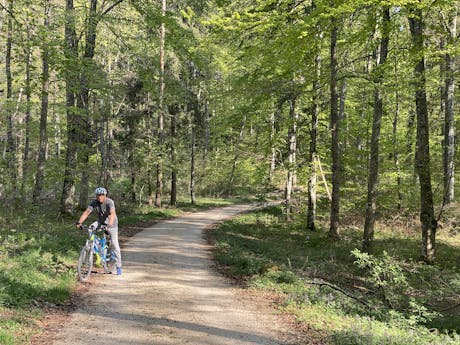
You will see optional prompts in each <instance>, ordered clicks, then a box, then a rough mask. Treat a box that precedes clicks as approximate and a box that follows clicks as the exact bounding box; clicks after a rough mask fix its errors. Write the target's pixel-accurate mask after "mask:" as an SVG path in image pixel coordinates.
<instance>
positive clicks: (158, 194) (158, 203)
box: [155, 0, 166, 207]
mask: <svg viewBox="0 0 460 345" xmlns="http://www.w3.org/2000/svg"><path fill="white" fill-rule="evenodd" d="M165 15H166V0H162V1H161V16H162V17H164V16H165ZM165 34H166V28H165V23H164V22H162V23H161V26H160V92H159V100H158V147H159V150H160V153H159V155H158V162H157V189H156V194H155V206H156V207H161V198H162V194H163V141H164V91H165Z"/></svg>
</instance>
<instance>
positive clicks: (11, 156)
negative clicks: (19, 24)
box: [5, 0, 17, 195]
mask: <svg viewBox="0 0 460 345" xmlns="http://www.w3.org/2000/svg"><path fill="white" fill-rule="evenodd" d="M13 16H14V1H13V0H9V1H8V19H7V33H6V54H5V74H6V101H7V105H8V108H7V113H8V115H7V130H6V141H7V152H8V155H7V160H8V169H9V174H10V178H11V181H10V182H11V186H12V192H13V195H15V194H16V192H17V184H16V180H17V170H16V144H15V139H14V133H13V128H14V125H13V121H14V119H13V104H12V101H13V100H12V98H13V76H12V74H11V61H12V56H11V52H12V47H13Z"/></svg>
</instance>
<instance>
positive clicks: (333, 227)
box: [328, 18, 341, 239]
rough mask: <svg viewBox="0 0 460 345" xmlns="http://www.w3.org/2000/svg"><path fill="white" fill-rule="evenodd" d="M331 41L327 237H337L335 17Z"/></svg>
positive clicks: (338, 162)
mask: <svg viewBox="0 0 460 345" xmlns="http://www.w3.org/2000/svg"><path fill="white" fill-rule="evenodd" d="M331 24H332V27H331V42H330V60H331V66H330V85H329V87H330V102H331V105H330V128H329V129H330V131H331V152H332V201H331V213H330V215H331V217H330V218H331V219H330V227H329V235H328V236H329V237H330V238H335V239H337V238H339V237H340V232H339V211H340V179H341V171H340V170H341V162H340V137H339V128H340V127H339V122H340V119H339V109H338V101H339V97H338V93H337V31H338V30H337V25H338V24H337V19H335V18H332V19H331Z"/></svg>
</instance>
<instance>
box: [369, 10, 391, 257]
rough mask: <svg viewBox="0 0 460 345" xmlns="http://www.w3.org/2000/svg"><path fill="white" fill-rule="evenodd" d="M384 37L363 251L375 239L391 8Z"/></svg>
mask: <svg viewBox="0 0 460 345" xmlns="http://www.w3.org/2000/svg"><path fill="white" fill-rule="evenodd" d="M382 18H383V20H382V39H381V41H380V53H379V56H378V57H377V59H378V62H377V68H376V71H375V72H374V73H375V74H376V76H375V79H374V111H373V119H372V137H371V155H370V161H369V175H368V179H367V207H366V217H365V221H364V236H363V251H366V252H369V251H370V250H371V247H372V242H373V240H374V226H375V211H376V209H377V193H378V177H379V149H380V128H381V123H382V117H383V101H382V93H383V92H382V86H381V85H382V83H383V80H384V75H383V73H384V71H383V68H382V67H383V66H384V65H385V63H386V61H387V56H388V43H389V25H390V9H389V8H388V7H384V8H383V10H382Z"/></svg>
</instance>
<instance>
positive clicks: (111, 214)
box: [107, 208, 117, 226]
mask: <svg viewBox="0 0 460 345" xmlns="http://www.w3.org/2000/svg"><path fill="white" fill-rule="evenodd" d="M116 216H117V212H116V211H115V208H113V209H112V210H111V211H110V214H109V224H107V226H113V223H114V222H115V217H116Z"/></svg>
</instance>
